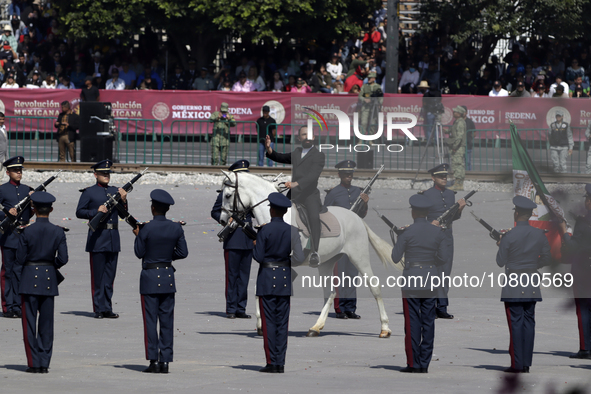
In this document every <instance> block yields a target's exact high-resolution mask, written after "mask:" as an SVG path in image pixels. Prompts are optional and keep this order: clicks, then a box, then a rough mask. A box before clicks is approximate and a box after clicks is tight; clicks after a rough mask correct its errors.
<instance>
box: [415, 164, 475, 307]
mask: <svg viewBox="0 0 591 394" xmlns="http://www.w3.org/2000/svg"><path fill="white" fill-rule="evenodd" d="M448 170H449V164H447V163H443V164H439V165H438V166H435V167H433V168H431V169H430V170H429V172H430V173H431V179H433V187H431V188H429V189H427V190H425V191H424V192H423V195H425V196H427V197H429V198H430V199H431V207H430V208H429V215H427V220H429V221H430V222H431V223H433V224H435V225H437V226H439V225H440V223H439V222H438V221H437V218H438V217H439V216H441V214H443V213H444V212H445V211H447V210H448V209H450V208H451V207H452V205H454V204H455V199H456V197H455V192H453V191H451V190H449V189H447V188H446V187H445V186H446V185H447V174H448ZM458 203H459V204H460V210H459V211H458V214H457V215H456V217H455V218H454V220H458V219H459V218H460V216H461V214H462V210H463V209H464V207H465V206H466V201H464V199H463V198H462V199H461V200H459V201H458ZM444 234H445V239H446V242H447V243H448V246H449V248H450V250H451V252H450V253H449V254H448V255H447V257H448V261H446V262H445V264H444V265H442V266H440V267H439V270H440V273H441V274H445V275H446V276H449V275H450V274H451V269H452V265H453V256H454V238H453V232H452V226H451V225H450V226H449V227H448V228H446V229H445V230H444ZM446 284H449V283H446ZM439 291H440V296H439V298H438V299H437V317H438V318H440V319H453V318H454V316H453V315H450V314H449V313H448V312H447V307H448V305H449V300H448V298H447V293H448V291H449V286H445V287H441V288H440V289H439Z"/></svg>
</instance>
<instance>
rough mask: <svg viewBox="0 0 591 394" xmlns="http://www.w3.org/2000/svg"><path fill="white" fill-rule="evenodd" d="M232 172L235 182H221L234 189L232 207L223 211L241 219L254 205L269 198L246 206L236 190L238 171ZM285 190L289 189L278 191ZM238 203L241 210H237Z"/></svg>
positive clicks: (256, 205)
mask: <svg viewBox="0 0 591 394" xmlns="http://www.w3.org/2000/svg"><path fill="white" fill-rule="evenodd" d="M234 174H235V175H236V182H235V183H234V184H232V183H227V182H224V183H223V185H224V186H227V187H231V188H233V189H234V190H235V191H234V201H233V202H232V209H230V210H227V209H224V211H226V212H228V213H229V214H230V216H233V215H239V216H240V218H241V219H244V218H245V217H246V216H247V215H248V214H249V213H250V212H251V211H253V210H254V209H255V208H256V207H258V206H259V205H261V204H262V203H264V202H265V201H268V200H269V198H268V197H267V198H265V199H264V200H262V201H259V202H258V203H256V204H254V205H253V206H251V207H250V208H246V206H245V205H244V203H243V202H242V198H240V193H239V192H238V190H239V189H238V173H237V172H235V173H234ZM226 177H227V178H228V180H229V181H230V182H232V180H231V179H230V177H229V176H228V175H226ZM282 183H283V182H282ZM286 190H289V189H288V188H282V189H281V190H279V193H283V192H284V191H286ZM238 204H240V205H242V208H243V210H242V211H239V210H238Z"/></svg>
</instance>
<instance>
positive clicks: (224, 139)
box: [209, 103, 236, 166]
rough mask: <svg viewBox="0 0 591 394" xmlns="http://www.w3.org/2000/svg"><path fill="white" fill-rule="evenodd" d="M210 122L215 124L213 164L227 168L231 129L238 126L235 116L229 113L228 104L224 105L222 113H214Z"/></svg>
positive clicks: (212, 149) (221, 109) (212, 148)
mask: <svg viewBox="0 0 591 394" xmlns="http://www.w3.org/2000/svg"><path fill="white" fill-rule="evenodd" d="M209 121H210V122H213V138H212V139H211V164H212V165H214V166H216V165H221V166H225V165H226V159H227V158H228V148H229V147H230V127H235V126H236V120H235V119H234V116H232V114H229V113H228V103H222V105H221V108H220V111H215V112H214V113H212V114H211V116H210V117H209Z"/></svg>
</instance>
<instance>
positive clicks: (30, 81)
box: [26, 70, 43, 89]
mask: <svg viewBox="0 0 591 394" xmlns="http://www.w3.org/2000/svg"><path fill="white" fill-rule="evenodd" d="M42 83H43V81H42V80H41V74H40V73H39V70H33V71H32V72H30V73H29V77H28V78H27V85H26V86H27V88H29V89H38V88H40V87H41V84H42Z"/></svg>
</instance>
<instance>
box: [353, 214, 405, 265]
mask: <svg viewBox="0 0 591 394" xmlns="http://www.w3.org/2000/svg"><path fill="white" fill-rule="evenodd" d="M363 225H364V226H365V229H366V230H367V237H368V238H369V242H370V243H371V246H372V247H373V248H374V250H375V251H376V253H377V254H378V256H379V258H380V260H382V263H383V264H384V266H385V267H387V266H388V265H390V266H392V267H394V268H397V269H398V270H400V271H402V270H403V269H404V267H403V266H402V263H403V261H401V262H398V263H395V262H394V261H393V260H392V249H393V248H392V246H391V245H390V244H389V243H388V242H386V241H384V240H383V239H381V238H380V237H379V236H378V235H377V234H376V233H374V232H373V231H372V229H371V228H369V226H368V225H367V223H365V221H363Z"/></svg>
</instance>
